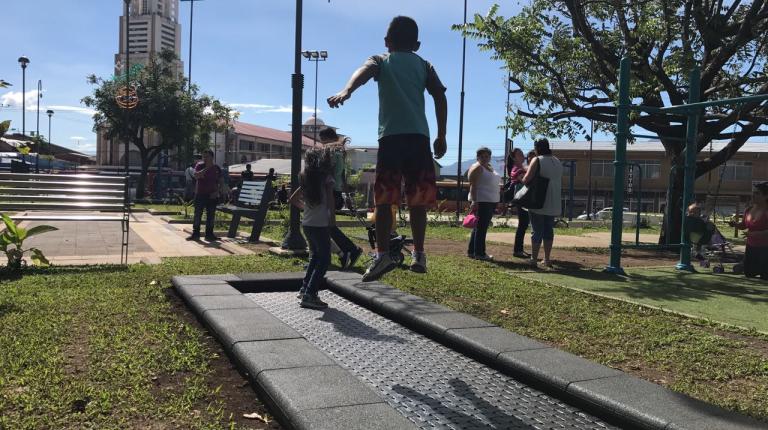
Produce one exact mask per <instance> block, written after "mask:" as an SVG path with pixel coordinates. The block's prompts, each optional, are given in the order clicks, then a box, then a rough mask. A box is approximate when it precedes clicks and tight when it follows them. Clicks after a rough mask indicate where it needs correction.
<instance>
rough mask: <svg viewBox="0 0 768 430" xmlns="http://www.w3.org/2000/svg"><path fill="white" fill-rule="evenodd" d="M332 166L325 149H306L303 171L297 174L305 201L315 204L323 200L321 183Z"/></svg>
mask: <svg viewBox="0 0 768 430" xmlns="http://www.w3.org/2000/svg"><path fill="white" fill-rule="evenodd" d="M332 167H333V164H332V162H331V157H330V151H328V150H326V149H312V150H308V151H307V153H306V154H305V155H304V171H303V172H301V175H300V176H299V181H300V185H301V188H302V189H303V190H304V202H305V203H308V204H309V205H310V206H317V205H319V204H321V203H322V202H323V185H325V180H326V177H327V176H328V175H330V174H331V170H332Z"/></svg>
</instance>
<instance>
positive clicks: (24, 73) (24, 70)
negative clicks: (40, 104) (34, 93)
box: [19, 55, 29, 136]
mask: <svg viewBox="0 0 768 430" xmlns="http://www.w3.org/2000/svg"><path fill="white" fill-rule="evenodd" d="M19 64H20V65H21V135H22V136H26V135H27V103H26V97H25V96H26V94H27V64H29V58H27V57H25V56H23V55H22V56H21V57H19Z"/></svg>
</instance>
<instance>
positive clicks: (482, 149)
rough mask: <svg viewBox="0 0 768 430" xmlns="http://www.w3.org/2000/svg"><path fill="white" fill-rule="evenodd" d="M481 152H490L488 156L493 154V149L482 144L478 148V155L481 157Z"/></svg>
mask: <svg viewBox="0 0 768 430" xmlns="http://www.w3.org/2000/svg"><path fill="white" fill-rule="evenodd" d="M480 154H488V156H489V157H490V156H491V149H490V148H488V147H487V146H481V147H479V148H477V152H476V156H477V157H479V156H480Z"/></svg>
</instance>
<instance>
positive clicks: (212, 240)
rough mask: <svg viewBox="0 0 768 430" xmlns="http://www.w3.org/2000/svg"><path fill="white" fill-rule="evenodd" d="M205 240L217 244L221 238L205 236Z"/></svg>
mask: <svg viewBox="0 0 768 430" xmlns="http://www.w3.org/2000/svg"><path fill="white" fill-rule="evenodd" d="M205 240H207V241H208V242H216V241H218V240H219V238H218V237H216V236H208V235H205Z"/></svg>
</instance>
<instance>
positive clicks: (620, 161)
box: [604, 57, 630, 275]
mask: <svg viewBox="0 0 768 430" xmlns="http://www.w3.org/2000/svg"><path fill="white" fill-rule="evenodd" d="M629 61H630V60H629V58H628V57H624V58H622V59H621V65H620V66H619V105H618V106H617V112H616V129H617V130H616V159H615V160H614V162H613V211H612V219H611V247H610V248H611V259H610V262H609V263H608V266H607V267H606V268H605V270H604V272H606V273H613V274H617V275H625V273H624V269H622V268H621V232H622V228H623V220H624V211H623V210H622V208H623V207H624V166H625V165H626V158H627V137H628V136H629V103H630V99H629Z"/></svg>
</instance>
